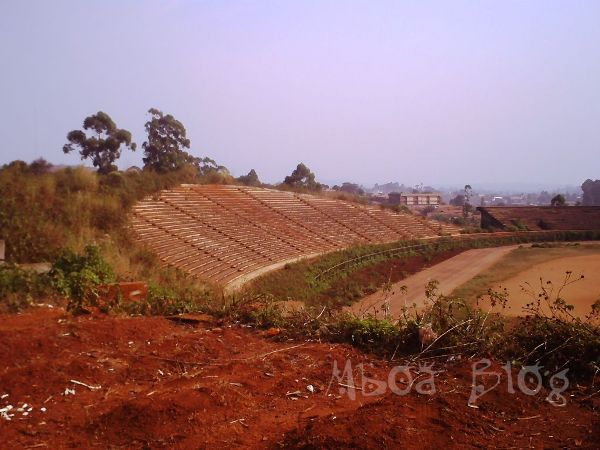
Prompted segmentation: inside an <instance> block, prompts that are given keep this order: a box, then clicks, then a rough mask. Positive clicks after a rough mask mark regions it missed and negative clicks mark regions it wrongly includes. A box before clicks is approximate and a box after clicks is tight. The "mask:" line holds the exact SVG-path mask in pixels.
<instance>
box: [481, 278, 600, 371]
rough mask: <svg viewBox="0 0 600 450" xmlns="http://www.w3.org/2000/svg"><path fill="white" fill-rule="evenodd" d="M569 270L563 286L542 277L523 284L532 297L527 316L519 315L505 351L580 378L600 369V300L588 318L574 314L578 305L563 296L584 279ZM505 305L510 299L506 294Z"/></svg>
mask: <svg viewBox="0 0 600 450" xmlns="http://www.w3.org/2000/svg"><path fill="white" fill-rule="evenodd" d="M583 278H584V277H583V275H580V276H575V275H573V273H572V272H571V271H567V272H565V276H564V278H563V280H562V283H561V284H560V285H555V284H554V283H553V282H551V281H545V280H543V279H542V278H540V285H539V287H538V288H534V287H533V286H531V285H530V284H526V285H524V286H522V290H523V293H524V295H527V296H528V297H530V298H531V302H529V303H528V304H527V305H526V306H525V307H524V313H525V317H522V318H519V319H518V322H517V323H516V325H515V326H514V327H513V328H512V329H511V331H510V333H509V334H508V336H507V337H506V339H505V341H504V343H503V345H502V346H501V348H502V351H501V353H503V354H504V355H505V356H506V357H508V358H510V359H512V360H513V361H514V362H515V364H517V365H533V364H539V365H541V366H543V367H545V368H546V369H548V370H550V371H551V372H552V371H553V372H556V371H558V370H562V369H564V368H568V369H569V370H570V374H572V376H574V377H576V378H582V377H585V376H587V375H593V374H597V373H599V372H600V300H599V301H597V302H596V303H595V304H594V305H593V306H592V311H591V312H590V314H588V315H587V316H586V317H584V318H580V317H577V316H575V315H574V314H573V310H574V307H573V305H571V304H569V303H568V302H567V301H566V300H565V298H564V297H563V296H562V293H563V290H564V289H565V288H566V287H567V286H570V285H572V284H574V283H577V282H578V281H580V280H582V279H583ZM492 295H493V296H495V298H496V299H498V298H502V299H503V300H502V302H501V306H505V305H506V302H507V301H509V300H508V297H507V296H505V295H503V294H501V293H500V294H498V293H495V292H493V293H492Z"/></svg>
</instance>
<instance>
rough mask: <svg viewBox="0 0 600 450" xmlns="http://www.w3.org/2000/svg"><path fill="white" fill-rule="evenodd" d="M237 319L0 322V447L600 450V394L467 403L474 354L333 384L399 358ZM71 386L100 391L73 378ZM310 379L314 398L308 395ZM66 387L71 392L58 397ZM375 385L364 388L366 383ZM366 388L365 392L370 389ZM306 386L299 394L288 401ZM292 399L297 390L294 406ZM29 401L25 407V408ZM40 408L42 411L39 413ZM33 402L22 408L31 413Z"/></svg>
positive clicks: (42, 313)
mask: <svg viewBox="0 0 600 450" xmlns="http://www.w3.org/2000/svg"><path fill="white" fill-rule="evenodd" d="M277 338H278V337H275V338H267V337H266V336H265V333H264V332H260V331H257V330H254V329H251V328H245V327H242V326H240V325H231V326H229V325H223V324H221V325H218V324H215V323H212V322H210V321H208V322H201V323H198V324H195V325H190V324H187V325H186V324H178V323H174V322H172V321H169V320H167V319H165V318H159V317H133V318H128V317H110V316H103V315H91V316H81V317H72V316H71V315H68V314H66V313H65V312H64V311H63V310H60V309H54V310H48V309H45V308H37V309H32V310H30V311H29V312H27V313H24V314H20V315H2V316H0V396H2V395H3V394H9V395H8V396H7V397H5V398H3V399H2V400H0V408H3V407H5V406H6V405H8V404H10V405H13V406H14V408H13V410H12V411H11V412H12V413H14V414H15V415H14V417H12V420H10V421H7V420H5V419H3V418H2V417H0V442H1V443H2V445H1V446H0V447H2V448H52V449H55V448H174V449H196V448H215V447H222V448H305V449H309V448H330V449H339V448H367V449H370V448H373V449H375V448H406V449H421V448H422V449H425V448H427V449H429V448H444V447H450V448H452V447H455V448H489V447H494V448H575V447H579V448H598V445H599V443H600V439H599V436H600V421H599V416H598V411H599V407H600V400H599V399H598V397H599V395H592V396H591V397H590V395H591V394H593V392H594V391H596V390H597V389H598V386H596V387H595V388H594V390H590V389H589V388H578V387H577V386H575V387H574V389H573V390H572V391H571V392H570V394H571V396H570V397H569V398H568V403H567V405H566V406H565V407H562V408H559V407H555V406H552V405H550V404H549V403H548V402H546V401H545V400H544V399H545V397H546V393H544V392H540V393H539V394H538V395H535V396H526V395H523V394H514V395H508V394H507V393H506V389H505V388H504V389H502V390H500V389H499V390H495V391H492V392H490V393H488V394H486V396H484V397H483V398H482V399H480V401H479V402H478V403H477V405H478V406H479V408H471V407H469V406H468V405H467V403H468V402H467V399H468V397H469V393H470V391H471V370H470V362H468V361H463V362H459V363H455V364H450V363H446V364H445V366H440V367H439V368H440V370H443V372H441V373H440V374H439V375H438V376H437V377H436V379H435V384H436V390H437V393H436V394H433V395H423V394H418V393H416V392H415V391H414V390H413V391H412V392H411V393H410V394H408V395H405V396H399V395H394V394H391V393H390V392H389V391H388V392H387V394H385V395H382V396H370V397H369V396H365V395H362V394H364V393H366V391H357V396H356V400H351V399H350V398H349V397H348V395H343V394H342V395H340V389H343V388H341V387H340V386H338V385H337V384H336V385H334V386H333V387H332V388H331V389H330V391H329V392H327V389H328V384H329V382H330V379H331V374H332V365H333V362H334V361H337V363H338V364H339V365H340V366H341V367H343V366H344V364H345V361H346V359H347V358H349V359H350V360H351V362H352V364H353V365H354V366H356V365H358V364H359V363H363V364H364V367H365V374H367V375H368V376H371V377H374V378H378V379H386V378H387V374H388V372H389V370H390V368H391V367H392V366H393V365H395V364H398V362H395V363H390V362H387V361H383V360H380V359H377V358H375V357H372V356H369V355H365V354H362V353H360V352H358V351H357V350H355V349H353V348H351V347H349V346H347V345H337V344H336V345H334V344H327V343H319V342H298V341H285V342H276V341H275V340H274V339H277ZM70 380H76V381H80V382H83V383H86V384H88V385H89V386H92V387H98V388H97V389H94V390H92V389H88V388H86V387H84V386H81V385H77V384H74V383H72V382H71V381H70ZM309 384H310V385H312V386H314V393H310V392H309V391H308V390H307V388H306V387H307V386H308V385H309ZM66 388H70V389H74V390H75V394H74V395H63V394H64V392H65V389H66ZM367 388H368V386H367ZM367 390H368V389H367ZM293 391H300V394H299V395H296V396H292V395H286V394H287V393H289V392H293ZM292 398H296V399H295V400H292ZM23 403H27V404H28V405H31V407H32V408H33V409H32V410H31V411H29V413H28V414H27V415H24V412H27V411H23V412H20V411H16V408H19V407H21V406H22V405H23ZM41 407H45V408H46V409H47V410H46V411H45V412H43V411H41V410H40V408H41ZM28 408H29V406H28V407H26V408H25V409H26V410H27V409H28Z"/></svg>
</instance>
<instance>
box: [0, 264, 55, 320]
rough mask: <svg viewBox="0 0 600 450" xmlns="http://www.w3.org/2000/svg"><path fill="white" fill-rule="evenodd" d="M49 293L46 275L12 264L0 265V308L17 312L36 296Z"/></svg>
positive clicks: (30, 302) (39, 296)
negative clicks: (0, 303)
mask: <svg viewBox="0 0 600 450" xmlns="http://www.w3.org/2000/svg"><path fill="white" fill-rule="evenodd" d="M50 294H51V290H50V289H49V283H48V279H47V276H46V275H43V274H38V273H36V272H34V271H30V270H23V269H21V268H19V267H18V266H15V265H12V264H4V265H0V301H1V302H2V309H4V310H6V311H8V312H18V311H22V310H23V309H25V308H26V307H27V306H29V305H31V304H32V303H33V301H34V299H36V298H41V297H42V296H47V295H50Z"/></svg>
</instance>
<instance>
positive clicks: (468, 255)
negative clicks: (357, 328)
mask: <svg viewBox="0 0 600 450" xmlns="http://www.w3.org/2000/svg"><path fill="white" fill-rule="evenodd" d="M516 248H517V246H505V247H492V248H482V249H473V250H467V251H462V252H457V253H459V254H457V253H455V254H448V255H447V256H446V258H443V256H444V255H441V256H442V258H441V260H433V261H432V264H431V266H430V267H427V268H426V269H425V270H421V271H415V272H417V273H415V274H414V275H412V276H410V277H407V278H405V279H401V280H400V281H398V282H396V283H394V284H393V286H392V289H391V292H390V293H389V294H386V293H385V292H383V290H379V291H377V292H375V293H373V294H371V295H368V296H366V297H364V298H363V299H361V300H360V301H358V302H356V303H354V304H353V305H352V307H351V308H349V309H350V310H351V311H352V312H354V313H355V314H357V315H364V314H369V315H375V316H377V315H380V314H381V311H380V309H381V308H380V306H381V304H382V303H383V300H384V298H387V300H388V302H389V305H390V310H389V312H390V314H391V315H392V316H398V315H400V314H401V312H402V308H404V307H405V306H411V305H413V304H416V305H417V307H422V306H424V302H425V299H426V297H425V287H426V286H427V284H428V283H429V282H430V281H432V280H437V281H438V282H439V292H440V293H441V294H444V295H449V294H450V293H452V291H453V290H454V289H456V288H457V287H458V286H460V285H462V284H464V283H466V282H467V281H469V280H471V279H472V278H473V277H474V276H476V275H477V274H478V273H480V272H482V271H484V270H486V269H488V268H489V267H491V266H493V265H494V264H495V263H496V262H498V261H499V260H501V259H502V258H503V257H504V256H505V255H507V254H508V253H510V252H511V251H513V250H514V249H516ZM402 286H406V292H403V290H402V289H401V287H402Z"/></svg>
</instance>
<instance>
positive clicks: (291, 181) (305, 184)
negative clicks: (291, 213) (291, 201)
mask: <svg viewBox="0 0 600 450" xmlns="http://www.w3.org/2000/svg"><path fill="white" fill-rule="evenodd" d="M283 184H286V185H288V186H290V187H295V188H303V189H307V190H311V191H319V190H321V189H322V188H323V185H321V184H320V183H318V182H317V181H315V174H314V173H312V172H311V171H310V169H309V168H308V167H306V165H304V163H300V164H298V165H297V166H296V168H295V169H294V171H293V172H292V173H291V175H288V176H287V177H285V179H284V180H283Z"/></svg>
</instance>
